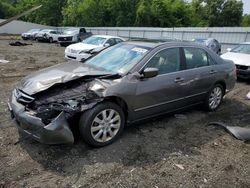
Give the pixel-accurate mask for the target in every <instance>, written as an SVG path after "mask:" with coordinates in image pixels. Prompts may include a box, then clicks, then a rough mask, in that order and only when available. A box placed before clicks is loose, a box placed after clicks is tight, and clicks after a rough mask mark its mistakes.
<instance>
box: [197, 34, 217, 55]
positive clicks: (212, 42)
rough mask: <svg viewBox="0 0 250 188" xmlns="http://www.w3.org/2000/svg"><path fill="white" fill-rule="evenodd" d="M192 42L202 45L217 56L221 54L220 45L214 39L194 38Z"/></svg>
mask: <svg viewBox="0 0 250 188" xmlns="http://www.w3.org/2000/svg"><path fill="white" fill-rule="evenodd" d="M193 42H196V43H198V44H201V45H204V46H206V47H208V48H209V49H210V50H212V51H214V52H215V53H217V54H219V55H220V54H221V44H220V43H219V42H218V41H217V40H216V39H214V38H196V39H193Z"/></svg>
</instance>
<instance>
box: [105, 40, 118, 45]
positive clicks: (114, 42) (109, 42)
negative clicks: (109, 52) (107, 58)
mask: <svg viewBox="0 0 250 188" xmlns="http://www.w3.org/2000/svg"><path fill="white" fill-rule="evenodd" d="M106 44H109V45H110V46H113V45H115V44H116V41H115V39H114V38H110V39H109V40H108V41H107V42H106Z"/></svg>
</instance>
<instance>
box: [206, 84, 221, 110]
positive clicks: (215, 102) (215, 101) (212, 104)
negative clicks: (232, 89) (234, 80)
mask: <svg viewBox="0 0 250 188" xmlns="http://www.w3.org/2000/svg"><path fill="white" fill-rule="evenodd" d="M222 95H223V92H222V89H221V88H220V87H215V88H214V89H213V90H212V92H211V93H210V96H209V108H210V109H211V110H213V109H216V108H217V107H218V106H219V105H220V103H221V100H222Z"/></svg>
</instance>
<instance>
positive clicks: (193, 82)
mask: <svg viewBox="0 0 250 188" xmlns="http://www.w3.org/2000/svg"><path fill="white" fill-rule="evenodd" d="M182 49H183V55H184V59H185V69H186V70H185V71H184V75H185V79H186V80H187V81H188V92H187V96H186V98H187V100H188V101H189V103H198V102H200V101H203V100H204V99H205V97H206V94H207V93H208V91H209V89H210V88H211V87H212V86H213V84H214V83H215V81H216V75H217V74H218V72H217V70H216V63H215V61H214V60H213V59H212V58H211V56H210V55H209V54H208V53H207V52H206V51H205V50H203V49H200V48H195V47H184V48H182Z"/></svg>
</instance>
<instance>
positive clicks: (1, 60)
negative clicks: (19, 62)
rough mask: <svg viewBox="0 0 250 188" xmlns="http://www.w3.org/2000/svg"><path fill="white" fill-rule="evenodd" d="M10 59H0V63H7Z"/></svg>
mask: <svg viewBox="0 0 250 188" xmlns="http://www.w3.org/2000/svg"><path fill="white" fill-rule="evenodd" d="M9 62H10V61H8V60H5V59H0V63H9Z"/></svg>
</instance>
